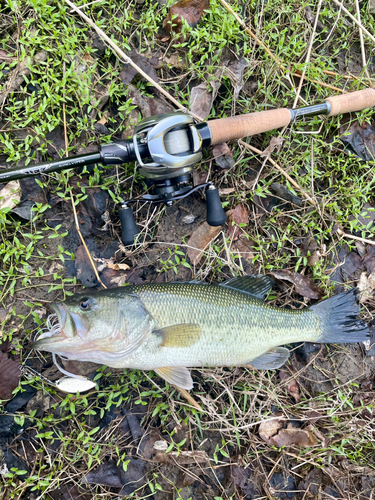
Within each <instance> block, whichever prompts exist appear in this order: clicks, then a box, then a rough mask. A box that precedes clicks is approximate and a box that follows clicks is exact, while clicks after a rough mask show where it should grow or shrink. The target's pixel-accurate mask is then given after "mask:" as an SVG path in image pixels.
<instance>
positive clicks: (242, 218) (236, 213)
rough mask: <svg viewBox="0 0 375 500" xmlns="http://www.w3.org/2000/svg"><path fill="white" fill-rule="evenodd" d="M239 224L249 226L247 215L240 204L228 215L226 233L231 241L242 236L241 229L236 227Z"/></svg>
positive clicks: (244, 208)
mask: <svg viewBox="0 0 375 500" xmlns="http://www.w3.org/2000/svg"><path fill="white" fill-rule="evenodd" d="M239 224H244V225H246V226H247V225H248V224H249V213H248V211H247V209H246V207H244V205H242V203H240V204H239V205H237V206H236V208H235V209H234V210H232V211H231V212H230V214H229V219H228V233H229V236H230V237H231V239H232V240H233V241H235V240H237V239H238V238H239V236H240V234H242V229H241V228H240V227H238V225H239Z"/></svg>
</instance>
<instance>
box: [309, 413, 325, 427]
mask: <svg viewBox="0 0 375 500" xmlns="http://www.w3.org/2000/svg"><path fill="white" fill-rule="evenodd" d="M306 417H308V419H309V422H310V423H311V424H316V423H317V421H318V420H320V419H321V418H323V415H322V414H321V413H319V412H317V411H315V410H310V411H308V412H307V413H306Z"/></svg>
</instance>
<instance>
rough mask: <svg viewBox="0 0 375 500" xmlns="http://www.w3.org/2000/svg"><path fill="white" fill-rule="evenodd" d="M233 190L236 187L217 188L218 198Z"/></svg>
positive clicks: (233, 191)
mask: <svg viewBox="0 0 375 500" xmlns="http://www.w3.org/2000/svg"><path fill="white" fill-rule="evenodd" d="M235 191H236V188H223V189H219V196H220V198H221V197H222V196H228V195H229V194H232V193H235Z"/></svg>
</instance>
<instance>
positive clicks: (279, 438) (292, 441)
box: [271, 428, 319, 448]
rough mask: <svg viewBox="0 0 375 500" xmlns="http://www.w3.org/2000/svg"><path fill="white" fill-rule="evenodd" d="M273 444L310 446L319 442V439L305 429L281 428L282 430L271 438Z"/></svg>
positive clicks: (280, 445)
mask: <svg viewBox="0 0 375 500" xmlns="http://www.w3.org/2000/svg"><path fill="white" fill-rule="evenodd" d="M271 441H272V444H274V445H275V446H279V447H282V446H293V445H297V446H302V447H303V448H309V447H311V446H315V445H317V444H318V442H319V441H318V440H317V439H316V437H315V436H314V434H313V433H312V432H310V431H308V430H305V429H294V428H292V429H281V431H280V432H279V433H278V434H277V435H276V436H273V437H272V438H271Z"/></svg>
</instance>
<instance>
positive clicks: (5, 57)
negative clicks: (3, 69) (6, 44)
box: [0, 49, 17, 62]
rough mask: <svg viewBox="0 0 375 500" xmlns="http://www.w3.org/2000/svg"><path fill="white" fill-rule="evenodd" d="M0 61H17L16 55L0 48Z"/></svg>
mask: <svg viewBox="0 0 375 500" xmlns="http://www.w3.org/2000/svg"><path fill="white" fill-rule="evenodd" d="M0 61H5V62H12V61H17V57H13V56H10V55H9V52H8V51H6V50H4V49H0Z"/></svg>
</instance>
